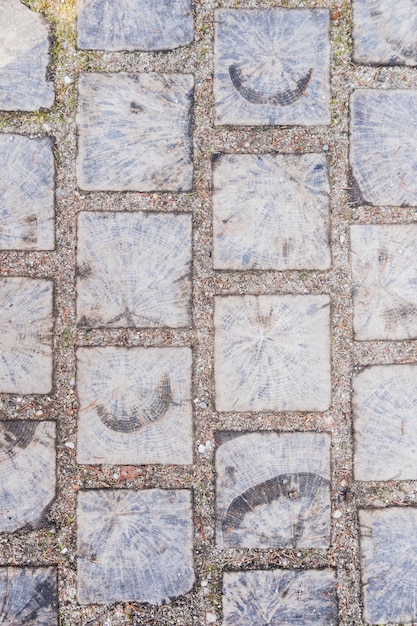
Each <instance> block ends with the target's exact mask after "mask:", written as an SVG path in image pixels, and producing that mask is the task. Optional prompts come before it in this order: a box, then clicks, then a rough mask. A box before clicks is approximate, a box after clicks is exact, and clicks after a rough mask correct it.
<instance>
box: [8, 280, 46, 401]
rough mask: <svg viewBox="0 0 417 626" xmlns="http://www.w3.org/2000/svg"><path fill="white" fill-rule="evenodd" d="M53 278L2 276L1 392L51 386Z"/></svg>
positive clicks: (35, 390) (42, 389) (43, 389)
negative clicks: (51, 279)
mask: <svg viewBox="0 0 417 626" xmlns="http://www.w3.org/2000/svg"><path fill="white" fill-rule="evenodd" d="M52 291H53V283H52V281H50V280H42V279H38V278H0V355H1V357H0V393H19V394H20V393H21V394H29V393H39V394H40V393H50V391H51V390H52V329H53V318H52V315H53V313H52Z"/></svg>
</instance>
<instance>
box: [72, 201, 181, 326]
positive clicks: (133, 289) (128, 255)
mask: <svg viewBox="0 0 417 626" xmlns="http://www.w3.org/2000/svg"><path fill="white" fill-rule="evenodd" d="M77 267H78V269H77V320H78V324H80V325H81V326H89V327H115V328H120V327H128V328H140V327H157V326H169V327H172V328H177V327H184V326H189V325H190V323H191V312H190V300H191V276H190V272H191V215H190V214H185V213H183V214H170V213H144V212H134V213H133V212H129V213H124V212H123V213H122V212H118V213H110V212H96V213H87V212H85V213H84V212H83V213H81V214H80V215H79V216H78V246H77Z"/></svg>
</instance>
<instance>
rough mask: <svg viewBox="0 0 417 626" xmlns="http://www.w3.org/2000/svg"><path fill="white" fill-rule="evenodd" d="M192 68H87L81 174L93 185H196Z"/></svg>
mask: <svg viewBox="0 0 417 626" xmlns="http://www.w3.org/2000/svg"><path fill="white" fill-rule="evenodd" d="M193 85H194V79H193V77H192V76H191V75H190V74H156V73H152V72H151V73H148V74H123V73H120V74H93V73H88V74H87V73H84V74H81V75H80V77H79V81H78V110H77V125H78V159H77V180H78V184H79V186H80V187H81V188H82V189H84V190H87V191H92V190H103V191H155V190H157V191H187V190H190V189H191V188H192V178H193V165H192V157H191V136H190V126H191V118H190V114H191V103H192V96H193Z"/></svg>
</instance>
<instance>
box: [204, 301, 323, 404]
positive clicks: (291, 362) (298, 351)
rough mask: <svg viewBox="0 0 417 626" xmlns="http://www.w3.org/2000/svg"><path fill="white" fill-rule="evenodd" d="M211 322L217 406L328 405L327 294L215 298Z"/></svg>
mask: <svg viewBox="0 0 417 626" xmlns="http://www.w3.org/2000/svg"><path fill="white" fill-rule="evenodd" d="M214 326H215V387H216V408H217V410H218V411H326V410H327V409H328V408H329V406H330V401H331V382H330V299H329V296H327V295H279V296H276V295H271V296H269V295H263V296H225V297H217V298H216V299H215V315H214Z"/></svg>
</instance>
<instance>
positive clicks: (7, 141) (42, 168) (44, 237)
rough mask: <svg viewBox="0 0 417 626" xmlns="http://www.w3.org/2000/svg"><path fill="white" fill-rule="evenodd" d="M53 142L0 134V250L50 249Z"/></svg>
mask: <svg viewBox="0 0 417 626" xmlns="http://www.w3.org/2000/svg"><path fill="white" fill-rule="evenodd" d="M54 172H55V170H54V156H53V140H52V139H50V138H49V137H44V138H43V139H29V138H28V137H23V136H21V135H9V134H7V135H0V250H53V249H54V247H55V235H54Z"/></svg>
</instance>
